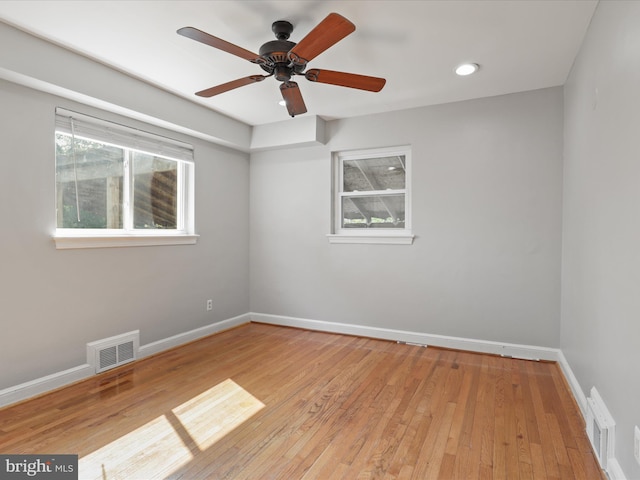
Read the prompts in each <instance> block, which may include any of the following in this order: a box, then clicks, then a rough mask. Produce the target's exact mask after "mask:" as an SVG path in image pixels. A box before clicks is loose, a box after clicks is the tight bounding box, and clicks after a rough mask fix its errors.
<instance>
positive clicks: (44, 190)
mask: <svg viewBox="0 0 640 480" xmlns="http://www.w3.org/2000/svg"><path fill="white" fill-rule="evenodd" d="M0 105H2V108H0V125H2V128H0V145H2V162H1V163H2V170H1V171H2V173H1V174H0V192H1V197H0V198H1V201H0V219H1V222H2V230H1V231H2V234H1V235H0V252H1V253H0V265H1V266H0V271H1V273H0V324H1V325H2V327H1V328H2V334H0V365H2V368H1V369H0V389H2V388H6V387H10V386H13V385H16V384H19V383H22V382H25V381H29V380H33V379H35V378H39V377H42V376H44V375H47V374H51V373H56V372H59V371H61V370H64V369H67V368H71V367H75V366H78V365H80V364H83V363H85V361H86V350H85V345H86V343H87V342H90V341H93V340H98V339H102V338H105V337H108V336H112V335H116V334H119V333H124V332H127V331H130V330H134V329H140V333H141V343H142V344H147V343H150V342H153V341H156V340H160V339H164V338H167V337H169V336H172V335H175V334H178V333H182V332H185V331H188V330H191V329H194V328H197V327H200V326H204V325H208V324H211V323H215V322H217V321H220V320H224V319H227V318H231V317H233V316H236V315H240V314H244V313H246V312H248V311H249V291H248V285H249V263H248V252H249V224H248V215H249V200H248V199H249V191H248V188H249V161H248V155H247V154H244V153H238V152H236V151H232V150H228V149H225V148H222V147H216V146H214V145H213V144H211V143H208V142H205V141H202V140H198V139H194V138H190V137H186V136H184V135H180V134H175V133H171V132H164V131H162V130H160V129H158V128H156V127H152V126H149V125H143V124H141V123H139V122H136V121H133V120H127V119H120V118H118V117H117V116H115V115H113V114H110V113H106V112H97V111H96V110H94V109H91V108H89V107H86V106H82V105H78V104H75V103H73V102H72V101H70V100H66V99H62V98H59V97H55V96H53V95H50V94H47V93H42V92H39V91H36V90H31V89H29V88H26V87H22V86H18V85H16V84H13V83H9V82H6V81H3V80H0ZM56 106H62V107H65V108H69V109H72V110H77V111H81V112H84V113H90V114H91V113H97V115H99V116H100V117H102V118H106V119H112V120H118V121H121V122H123V123H127V124H129V125H132V126H138V127H140V128H143V129H146V130H148V131H155V132H158V133H162V134H165V135H167V136H170V137H174V138H177V139H179V140H184V141H187V142H189V143H192V144H193V145H194V146H195V160H196V185H195V188H196V233H198V234H200V239H199V241H198V243H197V244H196V245H185V246H160V247H134V248H106V249H87V250H56V249H55V246H54V243H53V241H52V239H51V235H52V233H53V232H54V230H55V218H56V214H55V192H54V190H55V160H54V136H53V131H54V110H55V107H56ZM209 298H211V299H213V303H214V309H213V312H206V310H205V302H206V300H207V299H209Z"/></svg>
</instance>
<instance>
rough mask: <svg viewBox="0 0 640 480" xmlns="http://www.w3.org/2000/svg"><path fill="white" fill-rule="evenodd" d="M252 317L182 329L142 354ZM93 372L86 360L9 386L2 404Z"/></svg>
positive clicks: (141, 351)
mask: <svg viewBox="0 0 640 480" xmlns="http://www.w3.org/2000/svg"><path fill="white" fill-rule="evenodd" d="M250 321H251V318H250V316H249V314H244V315H239V316H237V317H233V318H229V319H227V320H223V321H222V322H217V323H212V324H211V325H206V326H204V327H200V328H196V329H195V330H190V331H188V332H184V333H180V334H178V335H174V336H172V337H169V338H165V339H163V340H159V341H157V342H152V343H149V344H147V345H142V346H140V349H139V350H138V358H139V359H140V358H144V357H148V356H149V355H153V354H155V353H159V352H162V351H164V350H167V349H169V348H173V347H177V346H179V345H182V344H184V343H187V342H191V341H193V340H197V339H199V338H202V337H206V336H207V335H211V334H213V333H216V332H220V331H222V330H226V329H228V328H232V327H235V326H238V325H242V324H243V323H249V322H250ZM93 375H95V367H93V366H91V365H89V364H83V365H79V366H77V367H73V368H70V369H68V370H64V371H62V372H56V373H53V374H51V375H47V376H46V377H41V378H36V379H35V380H31V381H28V382H25V383H21V384H20V385H15V386H13V387H8V388H5V389H4V390H0V407H6V406H7V405H11V404H12V403H16V402H20V401H22V400H27V399H28V398H32V397H35V396H36V395H40V394H43V393H47V392H50V391H52V390H55V389H57V388H60V387H64V386H66V385H70V384H71V383H74V382H77V381H79V380H84V379H86V378H89V377H91V376H93Z"/></svg>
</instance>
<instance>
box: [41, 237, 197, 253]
mask: <svg viewBox="0 0 640 480" xmlns="http://www.w3.org/2000/svg"><path fill="white" fill-rule="evenodd" d="M199 236H200V235H192V234H178V235H100V236H96V235H54V237H53V241H54V242H55V244H56V249H57V250H67V249H73V248H109V247H150V246H156V245H194V244H195V243H196V242H197V241H198V237H199Z"/></svg>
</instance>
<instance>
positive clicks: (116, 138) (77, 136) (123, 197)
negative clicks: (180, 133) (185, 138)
mask: <svg viewBox="0 0 640 480" xmlns="http://www.w3.org/2000/svg"><path fill="white" fill-rule="evenodd" d="M55 141H56V217H57V221H56V226H57V228H56V235H55V239H56V245H57V247H58V248H80V247H99V246H122V245H158V244H178V243H194V242H195V237H196V236H195V235H194V225H193V168H194V166H193V150H192V148H191V147H190V146H189V145H186V144H183V143H181V142H177V141H174V140H170V139H167V138H165V137H160V136H157V135H153V134H149V133H146V132H142V131H140V130H135V129H132V128H128V127H124V126H122V125H117V124H113V123H110V122H106V121H102V120H98V119H96V118H93V117H88V116H85V115H81V114H77V113H74V112H68V111H64V110H62V109H58V110H57V111H56V133H55Z"/></svg>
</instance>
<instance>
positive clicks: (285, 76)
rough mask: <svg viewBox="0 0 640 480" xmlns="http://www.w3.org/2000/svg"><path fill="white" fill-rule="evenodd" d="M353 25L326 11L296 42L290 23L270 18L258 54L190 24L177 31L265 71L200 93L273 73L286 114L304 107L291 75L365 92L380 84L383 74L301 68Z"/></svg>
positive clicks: (209, 93) (205, 94)
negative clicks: (266, 38)
mask: <svg viewBox="0 0 640 480" xmlns="http://www.w3.org/2000/svg"><path fill="white" fill-rule="evenodd" d="M355 29H356V27H355V25H354V24H353V23H351V22H350V21H349V20H347V19H346V18H344V17H343V16H342V15H339V14H337V13H330V14H329V15H328V16H327V17H326V18H325V19H324V20H322V21H321V22H320V23H319V24H318V25H316V27H315V28H314V29H313V30H311V31H310V32H309V33H308V34H307V35H306V36H305V37H304V38H303V39H302V40H300V42H298V43H295V42H291V41H289V37H290V35H291V33H292V32H293V25H292V24H291V23H290V22H288V21H286V20H278V21H276V22H273V24H272V26H271V30H272V31H273V33H274V34H275V35H276V40H271V41H269V42H267V43H265V44H264V45H262V46H261V47H260V49H259V50H258V52H259V53H258V54H255V53H253V52H251V51H249V50H245V49H244V48H242V47H238V46H237V45H234V44H232V43H229V42H227V41H225V40H222V39H220V38H218V37H214V36H213V35H210V34H208V33H206V32H203V31H201V30H198V29H197V28H194V27H183V28H181V29H179V30H178V34H180V35H182V36H184V37H187V38H191V39H192V40H195V41H197V42H200V43H204V44H205V45H209V46H211V47H214V48H217V49H219V50H223V51H225V52H227V53H230V54H232V55H236V56H238V57H240V58H243V59H245V60H248V61H250V62H252V63H255V64H258V65H260V67H261V68H262V69H263V70H264V71H265V72H267V75H250V76H248V77H244V78H239V79H237V80H232V81H230V82H227V83H223V84H221V85H217V86H215V87H211V88H208V89H206V90H201V91H199V92H196V95H198V96H200V97H213V96H214V95H219V94H221V93H225V92H228V91H229V90H233V89H235V88H239V87H243V86H245V85H250V84H252V83H258V82H261V81H262V80H264V79H265V78H268V77H274V78H275V79H276V80H277V81H279V82H281V84H280V92H281V94H282V98H283V100H284V101H285V104H286V107H287V110H288V112H289V115H291V116H292V117H295V116H296V115H300V114H303V113H305V112H306V111H307V107H306V105H305V103H304V99H303V98H302V93H301V92H300V88H299V87H298V84H297V83H296V82H294V81H292V80H291V78H292V77H293V76H295V75H300V76H304V77H305V78H306V79H307V80H308V81H310V82H317V83H325V84H329V85H337V86H340V87H348V88H355V89H358V90H366V91H369V92H379V91H380V90H382V87H384V85H385V83H386V80H385V79H384V78H378V77H370V76H367V75H358V74H355V73H346V72H336V71H333V70H320V69H317V68H314V69H311V70H308V71H307V72H305V69H306V67H307V63H308V62H310V61H311V60H313V59H314V58H315V57H317V56H318V55H320V54H321V53H322V52H324V51H325V50H327V49H329V48H330V47H332V46H333V45H335V44H336V43H338V42H339V41H340V40H342V39H343V38H344V37H346V36H347V35H349V34H351V33H353V32H354V31H355Z"/></svg>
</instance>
